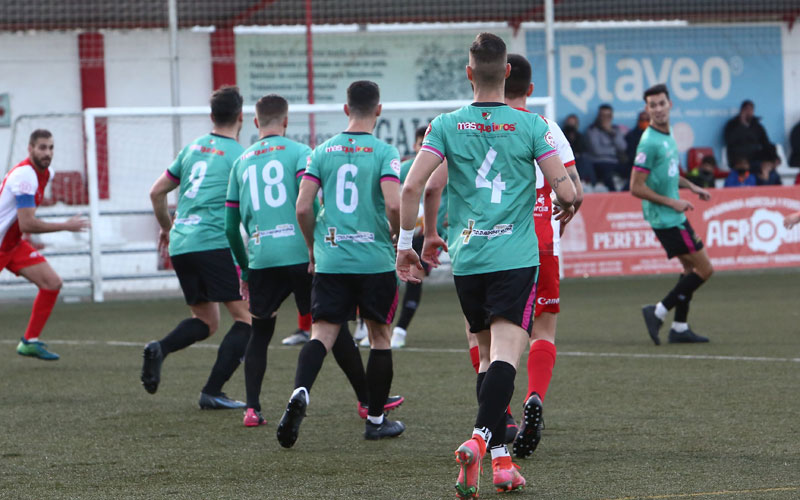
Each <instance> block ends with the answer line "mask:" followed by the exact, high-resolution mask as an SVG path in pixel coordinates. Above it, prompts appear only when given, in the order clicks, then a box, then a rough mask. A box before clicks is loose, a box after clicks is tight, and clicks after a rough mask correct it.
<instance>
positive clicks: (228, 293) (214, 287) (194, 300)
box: [170, 248, 242, 306]
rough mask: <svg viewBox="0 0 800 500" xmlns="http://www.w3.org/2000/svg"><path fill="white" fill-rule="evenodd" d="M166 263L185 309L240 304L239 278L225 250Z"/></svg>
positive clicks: (209, 251) (190, 254)
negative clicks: (218, 304)
mask: <svg viewBox="0 0 800 500" xmlns="http://www.w3.org/2000/svg"><path fill="white" fill-rule="evenodd" d="M170 260H171V261H172V267H173V268H174V269H175V274H177V275H178V281H179V282H180V284H181V290H183V296H184V297H185V298H186V303H187V304H188V305H190V306H193V305H195V304H202V303H204V302H233V301H234V300H242V296H241V295H239V274H238V273H237V272H236V264H234V263H233V256H231V251H230V250H228V249H227V248H222V249H219V250H205V251H202V252H190V253H183V254H180V255H173V256H171V257H170Z"/></svg>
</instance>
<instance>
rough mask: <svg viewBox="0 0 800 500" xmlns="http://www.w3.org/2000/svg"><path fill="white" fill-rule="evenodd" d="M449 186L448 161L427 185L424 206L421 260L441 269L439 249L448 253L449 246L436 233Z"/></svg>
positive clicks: (437, 168)
mask: <svg viewBox="0 0 800 500" xmlns="http://www.w3.org/2000/svg"><path fill="white" fill-rule="evenodd" d="M445 186H447V161H444V162H442V164H441V165H439V166H438V167H436V170H434V171H433V174H432V175H431V176H430V178H428V182H426V183H425V196H424V198H423V202H422V203H423V205H424V224H423V227H424V228H425V240H424V243H423V244H422V255H420V258H421V259H422V260H424V261H425V262H427V263H428V264H430V265H431V266H433V267H439V265H440V262H439V249H440V248H442V249H444V251H445V252H446V251H447V244H446V243H445V242H444V240H443V239H442V238H441V237H440V236H439V233H438V232H437V231H436V227H437V225H438V224H437V223H438V220H437V217H438V216H439V206H440V205H441V204H442V191H444V188H445Z"/></svg>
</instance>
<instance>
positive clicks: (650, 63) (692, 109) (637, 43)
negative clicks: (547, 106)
mask: <svg viewBox="0 0 800 500" xmlns="http://www.w3.org/2000/svg"><path fill="white" fill-rule="evenodd" d="M555 41H556V71H557V77H556V82H557V83H556V85H557V89H556V108H557V113H558V116H557V117H555V118H556V119H557V120H558V121H559V123H563V119H564V117H566V116H567V115H569V114H572V113H574V114H576V115H578V117H579V118H580V121H581V131H585V129H586V127H588V126H589V125H590V124H591V123H592V122H593V121H594V119H595V116H596V114H597V107H598V106H599V105H600V104H602V103H609V104H611V105H612V106H613V107H614V123H615V124H618V125H621V126H625V127H627V128H632V127H634V126H635V125H636V118H637V116H638V113H639V111H641V110H642V109H644V101H643V100H642V93H643V92H644V90H645V89H647V88H648V87H650V86H652V85H655V84H657V83H666V84H667V87H668V88H669V91H670V96H671V97H672V101H673V110H672V114H671V123H672V126H673V128H674V132H675V138H676V141H677V142H678V147H679V149H680V150H681V152H682V153H683V152H685V151H686V150H688V149H689V148H690V147H702V146H710V147H712V148H714V150H715V151H716V154H717V155H718V158H719V155H720V153H721V150H722V147H723V146H724V140H723V132H722V131H723V128H724V127H725V123H726V122H727V120H728V119H730V117H732V116H734V115H736V114H738V112H739V106H740V104H741V102H742V101H743V100H745V99H751V100H753V101H754V102H755V110H756V116H759V117H761V118H762V124H763V125H764V127H765V128H766V129H767V133H768V134H769V138H770V140H771V141H772V142H782V140H783V137H784V124H783V118H784V111H783V102H784V100H783V62H782V56H781V31H780V27H779V26H777V25H775V26H771V25H766V26H765V25H761V26H744V25H741V26H731V27H724V26H686V27H647V28H639V27H636V28H613V29H611V28H586V29H567V30H557V31H556V37H555ZM526 47H527V52H528V53H527V57H528V59H529V60H530V61H531V64H532V65H533V79H534V82H535V83H536V84H537V86H536V88H535V91H534V95H535V96H546V95H547V78H546V75H545V71H546V67H547V65H546V60H545V53H544V33H543V32H542V31H528V32H527V34H526Z"/></svg>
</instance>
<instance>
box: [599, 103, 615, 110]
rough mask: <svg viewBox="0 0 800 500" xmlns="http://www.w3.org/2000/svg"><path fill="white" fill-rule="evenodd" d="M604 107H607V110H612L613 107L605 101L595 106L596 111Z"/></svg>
mask: <svg viewBox="0 0 800 500" xmlns="http://www.w3.org/2000/svg"><path fill="white" fill-rule="evenodd" d="M604 109H607V110H609V111H614V108H613V107H612V106H611V105H610V104H609V103H607V102H604V103H603V104H601V105H599V106H597V111H598V112H600V111H602V110H604Z"/></svg>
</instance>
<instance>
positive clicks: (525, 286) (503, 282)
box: [453, 266, 539, 335]
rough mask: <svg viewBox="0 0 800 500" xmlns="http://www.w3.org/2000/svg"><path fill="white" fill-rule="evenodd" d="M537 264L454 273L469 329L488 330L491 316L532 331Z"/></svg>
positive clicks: (529, 331)
mask: <svg viewBox="0 0 800 500" xmlns="http://www.w3.org/2000/svg"><path fill="white" fill-rule="evenodd" d="M538 276H539V267H538V266H534V267H523V268H520V269H509V270H507V271H496V272H493V273H484V274H469V275H466V276H454V277H453V278H454V280H455V283H456V293H458V301H459V302H460V303H461V310H462V311H463V312H464V317H465V318H467V323H469V331H471V332H472V333H478V332H480V331H483V330H488V329H489V326H491V324H492V320H493V319H494V318H498V317H499V318H504V319H507V320H508V321H510V322H512V323H514V324H515V325H517V326H519V327H521V328H522V329H523V330H525V331H527V332H528V335H530V334H531V330H532V329H533V314H534V306H535V303H536V279H537V278H538Z"/></svg>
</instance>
